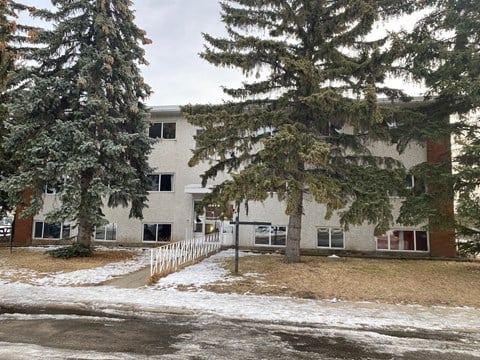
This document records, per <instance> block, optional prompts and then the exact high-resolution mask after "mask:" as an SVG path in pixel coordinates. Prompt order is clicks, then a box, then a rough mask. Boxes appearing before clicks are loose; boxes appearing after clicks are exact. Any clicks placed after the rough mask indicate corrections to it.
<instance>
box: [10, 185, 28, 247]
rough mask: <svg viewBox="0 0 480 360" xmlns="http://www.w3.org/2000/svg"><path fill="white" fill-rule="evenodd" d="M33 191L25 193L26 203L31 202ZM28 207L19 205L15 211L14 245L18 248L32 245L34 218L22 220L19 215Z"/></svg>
mask: <svg viewBox="0 0 480 360" xmlns="http://www.w3.org/2000/svg"><path fill="white" fill-rule="evenodd" d="M31 195H32V191H31V190H26V191H25V193H24V200H25V203H26V204H28V203H29V202H30V197H31ZM25 207H26V205H19V206H17V208H16V210H15V223H14V230H13V244H14V245H17V246H26V245H31V244H32V230H33V217H32V216H31V217H28V218H21V217H20V216H19V214H20V213H21V212H22V210H23V209H25Z"/></svg>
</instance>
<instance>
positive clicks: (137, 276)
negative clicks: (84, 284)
mask: <svg viewBox="0 0 480 360" xmlns="http://www.w3.org/2000/svg"><path fill="white" fill-rule="evenodd" d="M149 278H150V265H149V266H146V267H144V268H142V269H140V270H137V271H135V272H132V273H130V274H126V275H123V276H119V277H116V278H114V279H111V280H107V281H105V282H103V283H101V284H100V285H108V286H114V287H116V288H121V289H136V288H140V287H143V286H145V285H146V284H147V281H148V279H149Z"/></svg>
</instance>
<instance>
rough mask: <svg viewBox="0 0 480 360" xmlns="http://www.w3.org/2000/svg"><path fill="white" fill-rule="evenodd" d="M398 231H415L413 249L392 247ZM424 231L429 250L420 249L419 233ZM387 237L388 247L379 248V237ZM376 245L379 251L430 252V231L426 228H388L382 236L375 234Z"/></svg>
mask: <svg viewBox="0 0 480 360" xmlns="http://www.w3.org/2000/svg"><path fill="white" fill-rule="evenodd" d="M396 231H402V232H407V231H408V232H413V250H411V249H395V248H392V235H393V234H394V232H396ZM419 232H422V233H425V234H426V241H427V250H418V241H417V233H419ZM385 236H386V237H387V248H386V249H384V248H379V247H378V240H379V237H382V238H383V237H385ZM375 245H376V250H377V251H404V252H422V253H429V252H430V233H429V232H428V231H425V230H418V229H391V230H388V231H387V232H386V233H385V234H382V235H380V236H375Z"/></svg>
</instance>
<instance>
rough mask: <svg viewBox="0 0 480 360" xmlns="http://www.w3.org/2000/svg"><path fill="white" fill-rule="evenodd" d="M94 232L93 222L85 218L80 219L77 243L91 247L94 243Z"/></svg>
mask: <svg viewBox="0 0 480 360" xmlns="http://www.w3.org/2000/svg"><path fill="white" fill-rule="evenodd" d="M92 233H93V226H92V224H90V223H89V222H88V221H85V220H84V219H79V220H78V237H77V243H78V244H80V245H84V246H87V247H90V245H91V243H92Z"/></svg>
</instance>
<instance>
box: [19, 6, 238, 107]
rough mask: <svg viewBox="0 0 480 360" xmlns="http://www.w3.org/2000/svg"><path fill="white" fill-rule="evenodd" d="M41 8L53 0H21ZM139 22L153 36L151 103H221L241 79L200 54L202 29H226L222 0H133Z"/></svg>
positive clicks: (148, 71)
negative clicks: (225, 92) (226, 90)
mask: <svg viewBox="0 0 480 360" xmlns="http://www.w3.org/2000/svg"><path fill="white" fill-rule="evenodd" d="M22 2H23V3H24V4H29V5H33V6H35V7H37V8H45V7H50V6H51V5H50V4H51V3H50V0H23V1H22ZM133 2H134V10H135V15H136V24H137V26H139V27H140V28H142V29H144V30H145V31H146V32H147V36H148V37H149V38H150V39H152V41H153V43H152V44H151V45H146V46H145V51H146V58H147V60H148V62H149V63H150V65H149V66H147V67H144V68H143V67H142V72H143V76H144V78H145V80H146V82H147V83H148V84H149V85H150V86H151V87H152V89H153V91H154V93H153V94H152V96H151V97H150V98H149V99H148V101H147V104H148V105H152V106H153V105H185V104H188V103H192V104H195V103H219V102H221V101H222V99H226V97H225V96H224V95H223V92H222V89H221V87H222V86H225V85H226V86H231V85H234V86H237V85H240V83H241V81H242V79H243V77H242V75H241V73H240V72H239V71H238V70H232V69H225V68H217V67H215V66H213V65H211V64H210V63H208V62H207V61H205V60H203V59H201V58H200V57H199V56H198V53H199V52H201V51H202V48H203V44H204V41H203V38H202V35H201V33H202V32H205V33H208V34H211V35H216V36H218V35H222V34H225V30H224V25H223V23H222V22H221V20H220V5H219V1H218V0H134V1H133Z"/></svg>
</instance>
